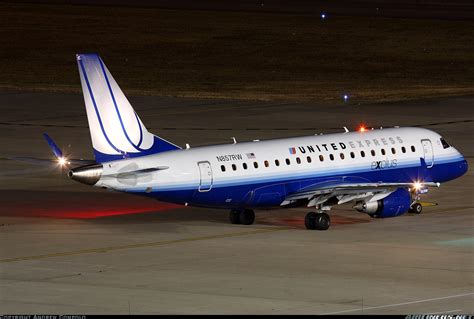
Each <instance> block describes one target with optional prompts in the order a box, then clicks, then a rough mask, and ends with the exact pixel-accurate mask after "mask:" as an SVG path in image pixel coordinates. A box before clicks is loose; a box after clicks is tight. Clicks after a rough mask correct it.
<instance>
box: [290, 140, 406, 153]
mask: <svg viewBox="0 0 474 319" xmlns="http://www.w3.org/2000/svg"><path fill="white" fill-rule="evenodd" d="M395 144H403V140H402V138H401V137H400V136H395V137H392V136H390V137H387V138H385V137H382V138H374V139H370V140H369V139H367V140H355V141H348V142H345V143H343V142H334V143H326V144H315V145H306V146H304V145H303V146H298V147H290V148H289V149H288V150H289V151H290V154H292V155H294V154H296V153H297V152H298V153H300V154H305V153H315V152H319V153H321V152H324V151H326V152H330V151H341V150H345V149H348V148H349V149H357V148H360V149H366V148H371V147H378V146H382V147H383V146H391V145H395Z"/></svg>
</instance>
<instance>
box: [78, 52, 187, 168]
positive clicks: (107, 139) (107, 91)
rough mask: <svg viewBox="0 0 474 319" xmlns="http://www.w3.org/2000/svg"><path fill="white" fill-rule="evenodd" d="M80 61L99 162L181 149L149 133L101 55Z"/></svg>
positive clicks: (84, 56) (84, 57)
mask: <svg viewBox="0 0 474 319" xmlns="http://www.w3.org/2000/svg"><path fill="white" fill-rule="evenodd" d="M76 59H77V64H78V67H79V74H80V77H81V85H82V92H83V94H84V101H85V104H86V110H87V119H88V122H89V130H90V134H91V138H92V146H93V148H94V155H95V159H96V161H97V162H98V163H103V162H109V161H114V160H120V159H124V158H131V157H139V156H145V155H150V154H156V153H161V152H166V151H171V150H176V149H180V147H179V146H177V145H175V144H173V143H171V142H169V141H166V140H164V139H162V138H160V137H158V136H155V135H153V134H151V133H150V132H148V130H147V129H146V127H145V125H143V123H142V121H141V120H140V118H139V117H138V115H137V113H135V111H134V109H133V107H132V105H131V104H130V102H129V101H128V100H127V98H126V97H125V95H124V93H123V92H122V90H121V89H120V87H119V86H118V84H117V82H115V80H114V78H113V77H112V74H110V72H109V70H108V69H107V67H106V66H105V64H104V62H103V61H102V59H101V58H100V57H99V55H98V54H95V53H89V54H77V55H76Z"/></svg>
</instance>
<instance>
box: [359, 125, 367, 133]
mask: <svg viewBox="0 0 474 319" xmlns="http://www.w3.org/2000/svg"><path fill="white" fill-rule="evenodd" d="M366 130H367V129H366V128H365V126H364V125H361V126H360V127H359V132H365V131H366Z"/></svg>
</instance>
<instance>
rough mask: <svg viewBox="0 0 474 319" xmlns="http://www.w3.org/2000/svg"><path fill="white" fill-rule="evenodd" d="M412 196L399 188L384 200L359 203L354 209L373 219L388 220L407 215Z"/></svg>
mask: <svg viewBox="0 0 474 319" xmlns="http://www.w3.org/2000/svg"><path fill="white" fill-rule="evenodd" d="M410 204H411V195H410V192H409V191H408V190H407V189H405V188H399V189H397V190H396V191H395V192H393V193H391V194H390V195H388V196H387V197H385V198H384V199H380V200H377V201H373V202H364V201H363V202H358V203H356V205H354V208H355V209H356V210H357V211H359V212H363V213H367V214H369V215H370V216H371V217H378V218H387V217H396V216H400V215H403V214H405V213H406V212H407V211H408V210H409V209H410Z"/></svg>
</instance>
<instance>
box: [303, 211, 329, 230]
mask: <svg viewBox="0 0 474 319" xmlns="http://www.w3.org/2000/svg"><path fill="white" fill-rule="evenodd" d="M304 224H305V226H306V229H317V230H326V229H328V228H329V226H331V219H330V218H329V215H328V214H326V213H315V212H310V213H308V214H306V217H305V219H304Z"/></svg>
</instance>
